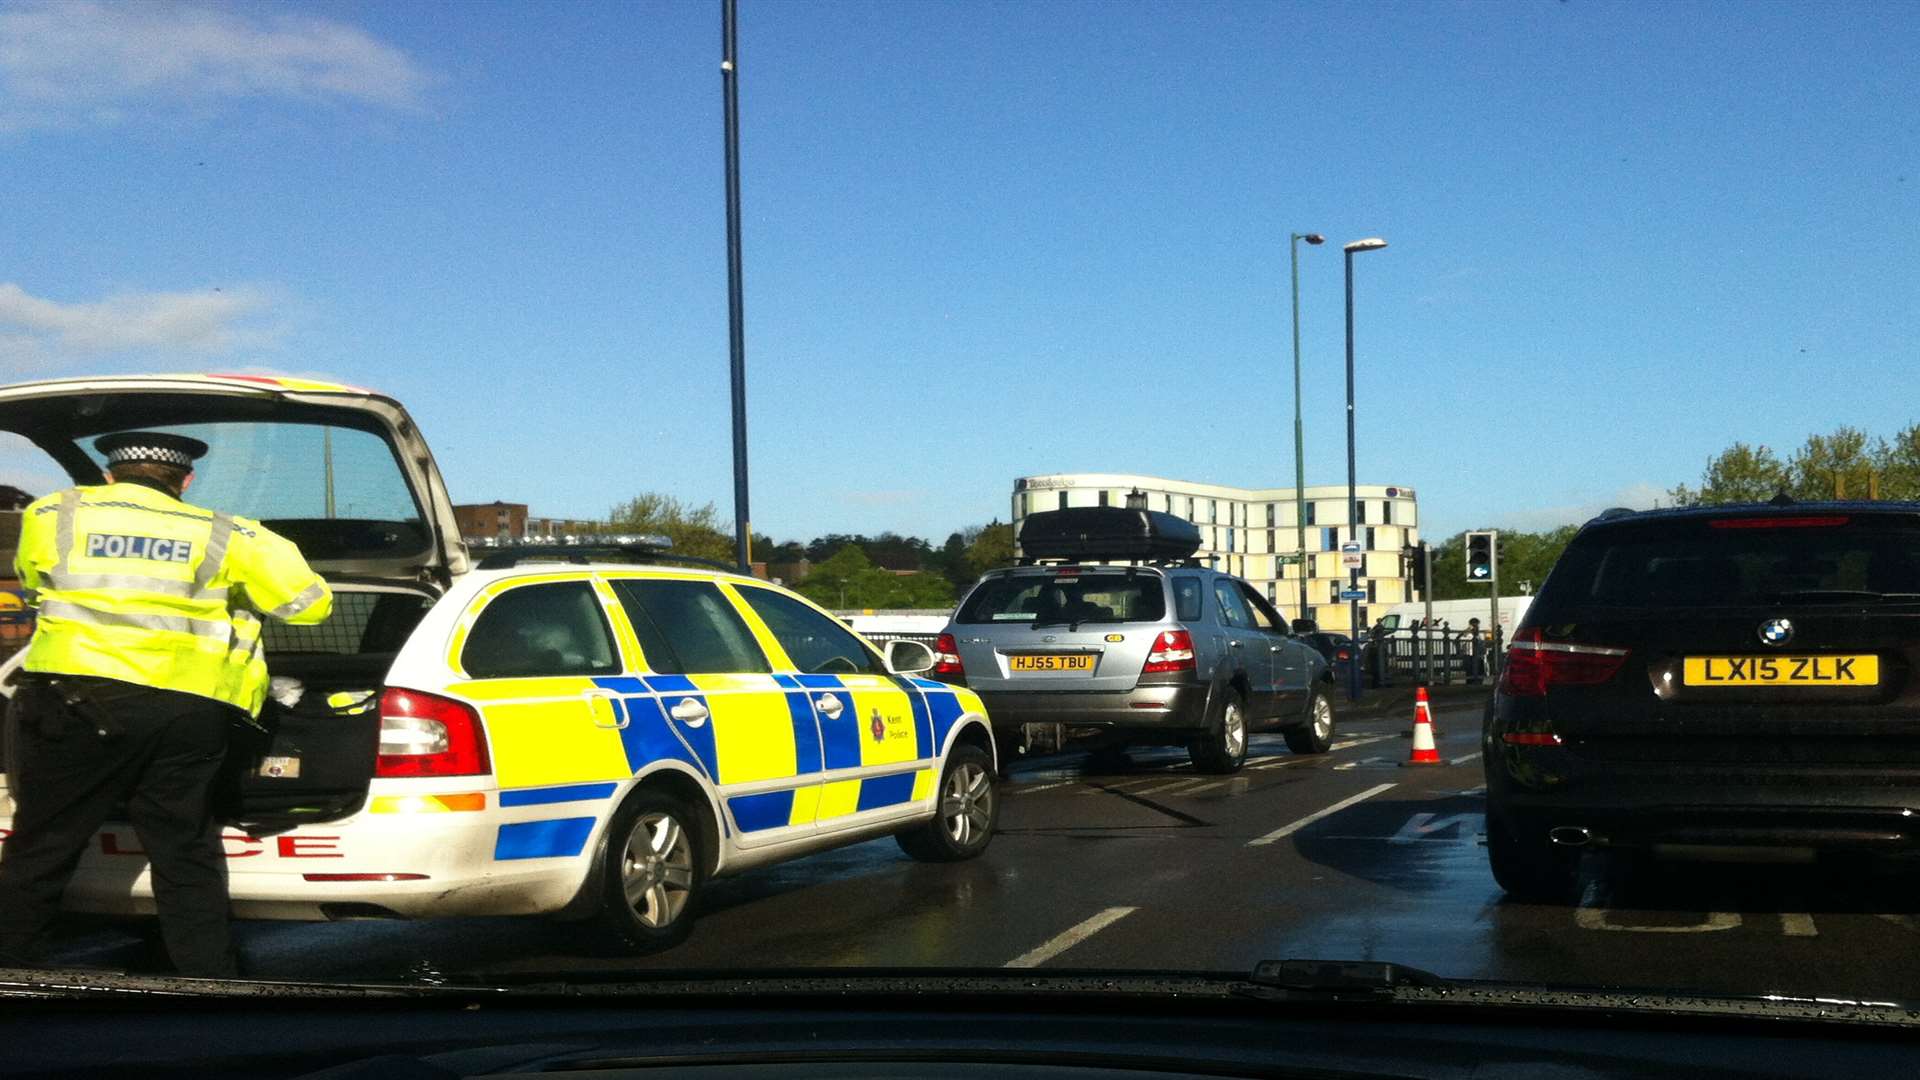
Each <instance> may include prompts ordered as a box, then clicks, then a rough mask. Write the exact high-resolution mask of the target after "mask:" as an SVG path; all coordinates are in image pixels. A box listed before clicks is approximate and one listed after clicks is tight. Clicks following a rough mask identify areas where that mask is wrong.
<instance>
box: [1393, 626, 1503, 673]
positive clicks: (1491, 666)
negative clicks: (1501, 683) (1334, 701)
mask: <svg viewBox="0 0 1920 1080" xmlns="http://www.w3.org/2000/svg"><path fill="white" fill-rule="evenodd" d="M1503 644H1504V643H1503V642H1502V641H1501V640H1500V635H1499V634H1498V633H1496V634H1495V635H1494V637H1492V638H1489V637H1488V636H1487V635H1486V634H1472V633H1469V632H1467V631H1465V630H1454V629H1450V628H1448V629H1443V628H1441V627H1422V628H1409V629H1404V630H1391V631H1388V632H1386V633H1383V634H1377V635H1375V636H1374V637H1372V638H1369V639H1368V641H1367V643H1366V645H1365V646H1364V647H1363V648H1362V650H1361V663H1362V670H1363V672H1364V673H1365V676H1366V679H1367V682H1368V683H1369V684H1370V685H1373V686H1393V685H1396V684H1410V683H1423V684H1426V685H1429V686H1446V685H1450V684H1454V683H1462V684H1473V683H1485V682H1488V681H1489V680H1491V679H1492V678H1494V677H1495V676H1496V675H1497V674H1498V673H1499V657H1500V655H1501V651H1502V646H1503Z"/></svg>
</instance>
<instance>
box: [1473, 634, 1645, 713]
mask: <svg viewBox="0 0 1920 1080" xmlns="http://www.w3.org/2000/svg"><path fill="white" fill-rule="evenodd" d="M1628 651H1629V650H1627V649H1616V648H1613V647H1611V646H1607V645H1580V644H1575V643H1573V642H1569V641H1547V640H1545V637H1544V635H1542V634H1541V632H1540V631H1539V630H1538V629H1531V630H1522V631H1520V633H1519V634H1517V635H1516V636H1515V637H1514V639H1513V644H1512V645H1511V646H1509V647H1508V649H1507V664H1506V670H1505V671H1503V672H1501V674H1500V692H1501V693H1503V694H1507V695H1509V696H1512V697H1544V696H1545V695H1546V693H1547V691H1548V690H1549V689H1551V688H1553V687H1556V686H1598V685H1599V684H1601V683H1603V682H1606V681H1607V680H1608V679H1611V678H1613V677H1614V675H1616V674H1618V673H1619V671H1620V667H1621V665H1623V664H1625V663H1626V662H1627V653H1628Z"/></svg>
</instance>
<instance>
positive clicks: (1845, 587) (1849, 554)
mask: <svg viewBox="0 0 1920 1080" xmlns="http://www.w3.org/2000/svg"><path fill="white" fill-rule="evenodd" d="M1715 520H1718V521H1720V522H1723V523H1727V522H1736V521H1738V522H1747V521H1759V520H1764V519H1753V518H1722V519H1692V520H1687V521H1679V522H1648V523H1646V524H1643V525H1632V526H1616V527H1613V528H1607V529H1599V530H1595V531H1593V532H1590V533H1588V534H1587V535H1585V536H1582V537H1580V538H1579V539H1578V540H1576V541H1575V542H1574V543H1573V544H1572V545H1571V546H1570V547H1568V549H1567V552H1566V554H1565V555H1564V556H1562V558H1561V560H1560V563H1559V565H1557V566H1555V567H1554V569H1553V573H1552V575H1551V576H1550V577H1549V578H1548V579H1547V583H1546V585H1545V587H1544V588H1543V589H1542V590H1541V600H1542V601H1543V602H1546V603H1549V604H1552V605H1553V606H1554V607H1583V608H1588V607H1707V606H1727V605H1741V604H1770V603H1781V602H1794V603H1820V602H1823V601H1830V602H1835V603H1845V602H1849V601H1858V600H1860V599H1862V598H1864V597H1866V594H1876V595H1884V594H1920V524H1906V523H1901V522H1897V521H1893V520H1888V519H1884V518H1883V519H1881V520H1878V521H1874V520H1867V521H1860V520H1857V519H1848V518H1846V517H1843V516H1837V515H1836V516H1833V517H1830V518H1829V517H1820V518H1810V519H1803V520H1815V521H1822V522H1828V521H1830V522H1835V523H1833V524H1816V525H1797V526H1787V527H1780V526H1772V527H1761V526H1758V525H1744V524H1742V525H1739V526H1734V527H1728V526H1727V525H1725V524H1722V525H1719V526H1716V525H1714V524H1713V521H1715ZM1914 598H1920V595H1916V596H1915V597H1914Z"/></svg>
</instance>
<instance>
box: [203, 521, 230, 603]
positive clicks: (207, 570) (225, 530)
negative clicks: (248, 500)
mask: <svg viewBox="0 0 1920 1080" xmlns="http://www.w3.org/2000/svg"><path fill="white" fill-rule="evenodd" d="M232 535H233V516H232V515H230V514H218V513H216V514H214V515H213V533H212V535H210V536H208V537H207V549H206V550H205V551H203V552H201V554H200V566H199V568H198V569H196V570H195V571H194V572H193V588H194V591H195V592H203V591H205V590H206V588H207V586H208V585H211V584H212V583H213V575H215V574H217V573H219V572H220V564H221V563H223V562H226V561H227V539H228V538H229V537H231V536H232Z"/></svg>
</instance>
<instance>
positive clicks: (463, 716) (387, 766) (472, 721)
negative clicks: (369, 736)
mask: <svg viewBox="0 0 1920 1080" xmlns="http://www.w3.org/2000/svg"><path fill="white" fill-rule="evenodd" d="M491 767H492V763H491V762H490V761H489V760H488V758H487V738H486V731H485V729H484V728H482V727H481V725H480V714H479V713H477V712H474V711H473V706H471V705H468V704H466V703H465V702H461V701H455V700H453V699H452V698H444V697H440V696H439V695H437V694H427V693H422V692H421V691H419V690H402V689H399V688H397V687H396V688H393V689H390V690H388V691H386V692H385V693H383V694H381V695H380V753H379V756H378V757H377V758H375V759H374V768H373V775H375V776H381V777H395V776H479V775H482V774H484V773H486V772H488V771H489V770H490V769H491Z"/></svg>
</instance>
